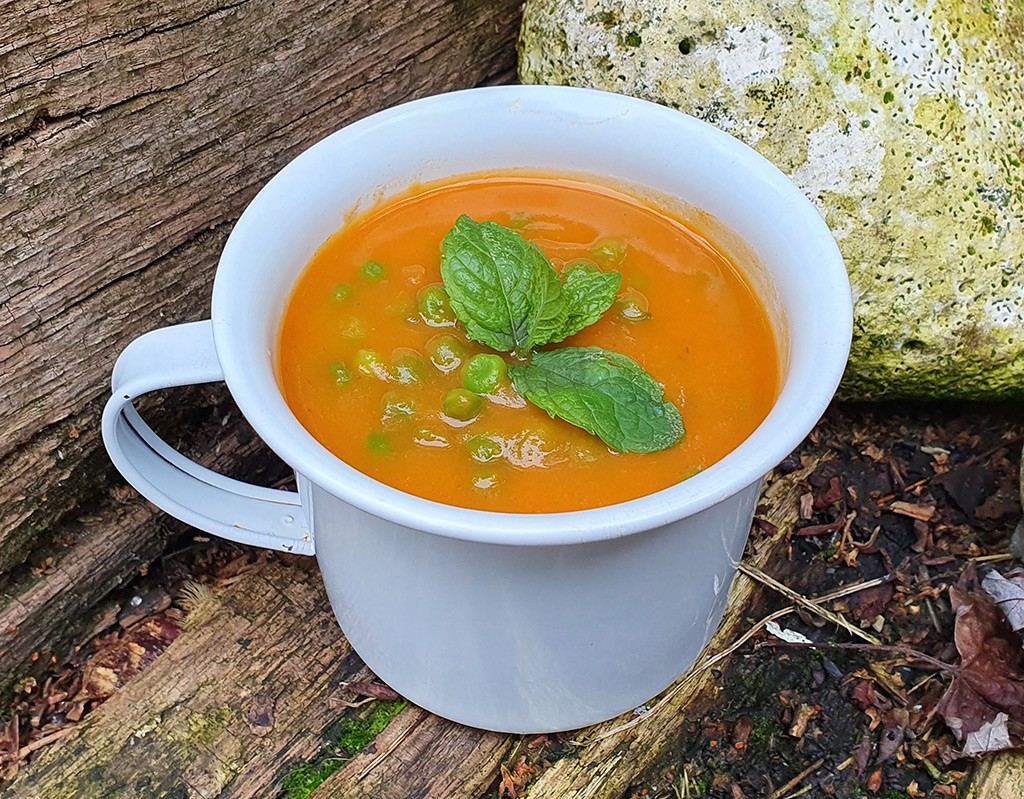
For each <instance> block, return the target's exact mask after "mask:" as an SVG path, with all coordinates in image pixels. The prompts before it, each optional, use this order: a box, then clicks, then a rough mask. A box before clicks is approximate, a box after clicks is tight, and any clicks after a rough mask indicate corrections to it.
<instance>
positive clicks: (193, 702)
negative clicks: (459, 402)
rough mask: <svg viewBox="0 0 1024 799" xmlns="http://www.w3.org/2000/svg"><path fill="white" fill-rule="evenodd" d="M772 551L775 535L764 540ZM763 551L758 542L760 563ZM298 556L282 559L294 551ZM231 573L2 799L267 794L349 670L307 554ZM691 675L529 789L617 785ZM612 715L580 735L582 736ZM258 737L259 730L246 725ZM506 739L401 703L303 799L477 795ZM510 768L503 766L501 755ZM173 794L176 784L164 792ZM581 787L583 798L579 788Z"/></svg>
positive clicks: (510, 740) (569, 790)
mask: <svg viewBox="0 0 1024 799" xmlns="http://www.w3.org/2000/svg"><path fill="white" fill-rule="evenodd" d="M802 474H803V472H797V473H795V474H793V475H789V476H787V477H785V478H782V479H780V480H779V481H777V482H776V483H775V485H773V486H772V487H771V488H769V490H768V492H767V494H766V499H765V508H764V510H765V512H766V514H767V518H769V520H771V521H772V522H773V523H775V524H777V525H783V524H785V523H786V522H787V521H789V520H791V519H793V518H795V516H796V508H795V504H796V495H797V493H798V492H796V491H793V490H792V487H793V486H794V485H795V484H796V482H797V481H798V480H799V479H800V478H801V476H802ZM776 546H777V544H776ZM771 551H773V546H764V547H762V548H761V549H760V554H759V555H758V556H757V559H756V560H757V561H758V562H760V561H763V559H764V558H766V557H768V554H769V553H770V552H771ZM296 560H298V559H296ZM304 563H305V564H306V565H307V566H308V568H307V569H303V568H299V567H297V566H289V567H286V566H282V565H279V564H271V565H269V566H267V567H265V568H262V569H259V570H256V571H253V572H251V573H250V574H247V575H246V576H245V577H244V578H243V579H242V580H241V581H240V582H239V583H237V584H236V585H235V586H232V587H231V588H229V589H227V590H225V591H224V592H223V593H222V594H219V595H218V596H217V597H216V600H215V604H213V605H212V606H210V607H208V608H206V610H205V611H201V612H198V613H197V614H195V615H194V616H193V617H191V623H190V624H189V625H188V626H187V628H186V630H185V631H184V633H183V634H182V635H181V636H180V637H179V638H178V639H177V640H176V641H175V642H174V643H173V644H172V645H171V646H170V647H169V648H168V650H167V651H166V653H164V654H163V655H162V656H161V657H159V658H158V659H157V660H156V662H155V663H154V664H153V665H152V666H150V667H149V669H148V670H146V671H144V672H142V674H140V675H139V676H138V677H136V678H135V679H134V680H133V681H132V682H130V683H129V684H128V685H127V687H125V688H124V689H123V690H122V691H120V692H119V693H117V694H116V695H115V696H114V697H113V698H112V699H110V700H108V701H107V702H106V703H105V704H104V705H102V706H101V707H100V708H99V709H98V710H97V711H95V712H94V713H93V714H92V715H91V716H89V717H87V719H86V722H85V723H83V724H82V725H81V727H80V728H77V729H76V730H75V731H74V732H72V733H71V734H70V735H69V736H68V738H66V739H65V740H62V741H60V742H58V743H56V744H54V745H53V746H52V747H49V748H46V749H43V750H41V752H40V753H38V754H37V756H36V759H35V760H34V761H33V762H32V763H31V764H30V765H29V766H28V767H27V768H25V769H24V770H23V772H22V773H21V774H20V775H19V776H18V777H17V778H16V779H15V780H14V781H13V782H12V783H11V784H10V785H9V786H7V790H6V792H5V793H3V794H0V797H3V799H8V797H10V799H13V798H14V797H19V799H21V798H22V797H24V799H35V798H36V797H38V798H39V799H42V798H43V797H45V799H63V797H72V796H73V797H91V796H114V795H131V796H133V797H139V799H149V797H165V796H167V797H169V796H202V797H204V799H212V797H241V796H245V797H249V796H265V795H273V790H272V789H273V788H274V787H276V786H278V785H279V783H280V780H281V779H282V777H283V776H284V774H285V773H286V772H287V771H288V770H289V768H291V767H293V766H295V765H296V764H297V763H301V762H303V761H305V760H308V759H311V758H313V757H314V756H315V754H316V752H317V751H318V747H319V743H320V736H321V734H323V733H324V732H325V731H326V730H327V729H328V728H329V727H330V726H331V725H332V723H334V722H335V721H337V717H338V714H337V712H333V711H331V710H330V708H329V703H328V701H327V700H328V698H329V697H330V696H331V695H332V693H336V692H337V690H338V687H339V685H340V682H341V681H343V680H346V679H355V675H357V674H359V675H362V676H360V677H359V679H363V678H365V673H364V672H362V671H360V670H361V668H362V666H361V664H360V663H359V661H358V658H356V657H355V656H354V655H353V654H352V653H351V652H350V650H349V648H348V644H347V643H346V642H345V640H344V638H343V637H342V635H341V633H340V630H338V628H337V626H336V623H335V622H334V619H333V615H332V613H331V611H330V608H329V605H328V603H327V598H326V596H325V595H324V592H323V589H322V584H321V582H320V580H319V577H318V576H317V575H316V573H315V571H310V570H309V569H312V568H313V561H304ZM753 596H754V592H753V591H752V590H751V586H750V584H749V581H747V580H746V578H741V579H739V580H737V581H736V582H735V583H734V585H733V588H732V592H731V594H730V599H729V610H728V611H727V615H726V622H725V624H724V625H723V628H722V629H721V630H720V631H719V633H718V635H717V636H716V637H715V639H714V641H713V642H712V644H711V647H710V650H709V651H715V650H716V648H717V649H721V648H723V647H724V646H725V645H727V644H728V643H729V642H730V641H731V638H732V636H733V635H734V634H735V631H736V630H737V629H738V628H739V627H740V626H741V622H740V619H741V618H742V617H743V616H744V614H745V613H747V612H749V611H750V609H751V607H752V605H751V603H750V601H751V598H752V597H753ZM707 679H708V674H704V675H703V676H702V678H701V680H699V681H696V682H694V683H692V684H691V685H689V686H688V687H687V688H686V690H683V691H680V692H678V693H677V694H676V695H675V698H674V700H673V702H672V704H671V705H670V706H667V707H666V708H664V710H663V711H662V712H661V713H660V714H659V715H658V716H657V717H656V718H654V717H652V718H651V719H649V720H648V721H646V722H644V723H643V724H641V725H638V726H636V727H633V728H632V729H630V730H628V731H624V732H621V733H616V734H614V735H612V736H610V737H608V738H606V739H605V740H603V741H601V742H600V743H598V744H595V745H593V746H589V747H584V748H581V749H580V751H579V753H578V756H579V763H580V765H579V766H578V767H577V766H574V765H572V764H574V763H575V762H577V761H576V760H574V759H565V760H562V761H559V762H558V763H556V764H555V765H554V766H553V767H552V768H551V769H549V770H548V772H546V773H545V774H544V775H542V776H541V778H540V780H539V781H538V782H537V783H536V785H535V786H534V787H532V788H531V796H533V795H536V796H573V795H580V796H583V795H590V796H617V795H620V794H621V792H622V791H624V790H625V787H624V786H626V785H628V784H629V782H630V780H631V779H632V778H633V777H635V775H636V774H637V773H639V771H641V770H642V768H643V766H645V765H646V764H647V763H649V762H650V760H651V758H653V757H654V756H655V755H656V753H657V752H658V751H660V747H661V746H662V745H664V743H665V742H668V741H671V740H672V737H673V735H674V734H675V732H676V729H677V728H678V727H679V725H680V724H681V723H682V720H681V716H682V714H681V713H680V712H679V711H680V709H681V708H684V707H686V706H687V705H688V704H689V703H690V702H693V701H695V699H696V698H697V697H698V695H700V694H701V692H702V691H703V692H704V693H706V692H707V690H708V688H707V684H706V680H707ZM257 694H259V695H261V696H263V697H271V698H273V700H274V708H275V710H274V718H275V722H274V729H273V734H272V735H264V734H262V733H263V732H264V731H256V732H254V731H253V730H251V729H250V728H249V726H248V725H247V724H246V722H245V716H246V712H247V708H248V707H249V704H251V701H252V697H254V696H255V695H257ZM621 721H622V719H618V720H615V721H612V722H608V723H606V724H604V725H598V726H597V727H594V728H592V729H589V730H585V731H582V732H581V733H580V736H579V737H580V738H583V739H589V738H591V737H593V736H595V735H599V734H601V733H602V731H607V730H609V729H610V728H612V727H614V726H615V725H616V723H621ZM257 732H259V733H260V734H257ZM521 740H522V739H521V737H520V736H514V735H499V734H496V733H488V732H484V731H481V730H476V729H472V728H469V727H464V726H461V725H459V724H455V723H453V722H449V721H446V720H444V719H440V718H438V717H436V716H432V715H430V714H428V713H426V712H425V711H423V710H421V709H419V708H415V707H409V708H407V709H406V710H405V711H403V712H402V713H401V714H400V715H399V716H398V717H397V718H396V719H395V720H394V721H393V722H392V723H391V725H390V726H389V727H387V728H386V729H385V731H384V732H383V733H381V734H380V735H379V736H378V737H377V739H376V740H375V741H374V742H373V744H372V745H371V746H369V747H367V749H366V750H365V751H364V752H362V753H361V754H359V755H357V756H356V757H354V758H353V759H352V760H351V761H349V762H348V763H347V764H346V765H345V766H344V767H343V768H342V769H341V770H340V771H339V772H338V773H337V774H335V775H334V776H333V777H331V778H330V779H329V780H328V781H327V782H326V783H324V785H322V786H321V787H320V788H319V789H318V790H317V791H316V797H321V796H323V797H342V798H344V799H348V798H349V797H352V798H354V797H374V799H390V797H395V798H396V799H397V797H402V799H405V798H406V797H409V796H421V797H432V798H434V799H440V798H441V797H449V796H450V797H455V796H459V797H476V796H483V795H485V794H487V792H488V790H489V789H490V787H491V786H492V785H493V783H494V782H495V780H496V779H497V777H498V775H499V770H500V767H501V765H502V763H503V760H504V759H506V758H508V757H510V753H514V750H513V747H515V746H516V745H517V744H518V743H519V742H521ZM510 765H511V764H510ZM176 792H177V793H176ZM588 792H589V793H588Z"/></svg>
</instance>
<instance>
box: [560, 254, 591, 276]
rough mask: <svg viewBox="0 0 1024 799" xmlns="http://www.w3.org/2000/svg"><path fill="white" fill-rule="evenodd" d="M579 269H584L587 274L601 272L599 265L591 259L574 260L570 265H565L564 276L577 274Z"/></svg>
mask: <svg viewBox="0 0 1024 799" xmlns="http://www.w3.org/2000/svg"><path fill="white" fill-rule="evenodd" d="M578 269H582V270H584V271H585V272H598V271H600V269H599V267H598V265H597V264H595V263H594V262H593V261H591V260H590V259H589V258H573V259H572V260H571V261H569V263H567V264H566V265H565V268H564V269H563V270H562V274H564V275H568V274H569V273H570V272H575V271H577V270H578Z"/></svg>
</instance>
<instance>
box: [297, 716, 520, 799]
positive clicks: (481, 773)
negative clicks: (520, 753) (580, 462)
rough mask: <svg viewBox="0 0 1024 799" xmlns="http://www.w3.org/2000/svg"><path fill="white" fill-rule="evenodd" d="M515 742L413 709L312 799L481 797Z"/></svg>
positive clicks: (508, 736) (389, 726) (335, 775)
mask: <svg viewBox="0 0 1024 799" xmlns="http://www.w3.org/2000/svg"><path fill="white" fill-rule="evenodd" d="M516 739H517V736H512V735H501V734H499V733H496V732H484V731H483V730H471V729H469V728H467V727H462V726H461V725H458V724H454V723H452V722H450V721H446V720H445V719H442V718H440V717H438V716H434V715H432V714H431V713H428V712H427V711H426V710H423V709H422V708H419V707H415V706H411V707H408V708H406V709H405V710H404V711H402V713H400V714H399V715H398V717H397V718H395V720H394V721H392V722H391V724H389V725H388V727H387V729H386V730H384V732H382V733H381V734H380V735H378V736H377V738H376V739H375V740H374V742H373V746H371V747H367V749H366V750H365V751H364V752H362V753H360V754H359V755H357V756H356V757H354V758H352V760H350V761H349V762H348V763H346V764H345V766H344V767H343V768H342V769H341V770H340V771H338V772H337V773H335V774H334V776H332V777H330V778H329V779H328V780H327V782H325V783H324V784H323V785H322V786H321V787H319V788H317V790H316V791H315V792H314V796H315V799H413V797H415V799H454V797H477V796H483V795H484V793H485V792H486V791H487V789H488V788H489V787H490V786H491V784H492V783H493V782H494V781H495V779H497V777H498V775H499V769H500V767H501V763H502V760H503V759H504V758H505V756H506V755H507V754H508V753H509V751H510V750H511V749H512V747H513V746H514V744H515V741H516Z"/></svg>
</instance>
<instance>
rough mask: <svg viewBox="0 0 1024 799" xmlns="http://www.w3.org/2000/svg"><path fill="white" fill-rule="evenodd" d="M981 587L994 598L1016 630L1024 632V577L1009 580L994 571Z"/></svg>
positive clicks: (988, 575)
mask: <svg viewBox="0 0 1024 799" xmlns="http://www.w3.org/2000/svg"><path fill="white" fill-rule="evenodd" d="M981 587H982V588H984V589H985V592H986V593H987V594H988V595H989V596H990V597H992V599H993V600H994V601H995V603H996V605H998V606H999V609H1000V610H1002V611H1003V613H1004V614H1005V616H1006V619H1007V621H1009V622H1010V626H1011V627H1013V629H1014V630H1016V631H1017V632H1020V631H1021V630H1024V575H1016V576H1014V577H1011V578H1009V579H1007V578H1006V577H1003V575H1001V574H1000V573H999V572H997V571H995V570H993V571H990V572H989V573H988V574H986V575H985V578H984V580H982V583H981Z"/></svg>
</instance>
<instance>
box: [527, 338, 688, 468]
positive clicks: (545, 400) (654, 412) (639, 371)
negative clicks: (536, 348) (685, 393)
mask: <svg viewBox="0 0 1024 799" xmlns="http://www.w3.org/2000/svg"><path fill="white" fill-rule="evenodd" d="M509 374H510V375H511V376H512V384H513V385H514V386H515V387H516V391H518V392H519V393H520V394H522V395H523V396H524V397H526V399H528V400H529V401H530V402H532V403H533V404H534V405H537V406H539V407H540V408H542V409H543V410H545V411H547V412H548V413H549V414H550V415H551V416H557V417H559V418H560V419H564V420H565V421H567V422H569V423H570V424H574V425H576V426H577V427H582V428H583V429H584V430H586V431H587V432H588V433H593V434H594V435H596V436H599V437H600V438H601V440H602V441H604V442H605V443H606V444H607V445H608V446H609V447H611V448H612V449H614V450H618V451H619V452H657V451H658V450H662V449H666V448H667V447H671V446H672V445H673V444H675V443H676V442H677V441H678V440H679V439H680V437H682V435H683V420H682V418H681V417H680V416H679V411H678V410H677V409H676V406H675V405H673V404H672V403H671V402H665V392H664V390H663V389H662V387H661V386H660V385H659V384H658V383H657V381H655V379H654V378H653V377H651V376H650V375H649V374H647V372H645V371H644V370H643V368H642V367H641V366H640V365H639V364H638V363H637V362H636V361H634V360H633V359H632V358H627V357H626V356H625V355H620V354H619V353H617V352H609V351H608V350H605V349H601V348H600V347H562V348H561V349H557V350H551V351H550V352H535V353H534V354H533V358H532V359H531V361H530V363H528V364H525V365H522V366H518V365H513V366H512V367H511V368H510V369H509Z"/></svg>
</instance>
